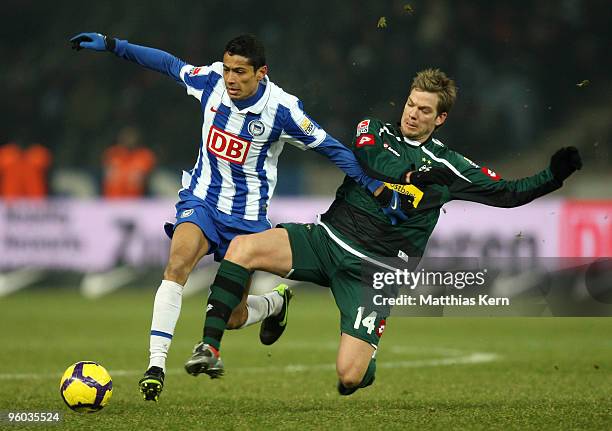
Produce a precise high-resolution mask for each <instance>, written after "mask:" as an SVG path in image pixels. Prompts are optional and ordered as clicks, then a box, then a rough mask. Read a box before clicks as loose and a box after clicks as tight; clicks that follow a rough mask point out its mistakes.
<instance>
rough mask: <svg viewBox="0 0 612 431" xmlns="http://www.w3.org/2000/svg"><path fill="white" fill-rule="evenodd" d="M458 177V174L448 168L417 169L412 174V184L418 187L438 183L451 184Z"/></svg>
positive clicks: (441, 184) (442, 184)
mask: <svg viewBox="0 0 612 431" xmlns="http://www.w3.org/2000/svg"><path fill="white" fill-rule="evenodd" d="M456 179H457V175H456V174H455V173H454V172H453V171H451V170H450V169H448V168H438V167H435V168H431V169H429V170H428V171H415V172H412V173H411V174H410V184H414V185H415V186H417V187H424V186H429V185H432V184H438V185H440V186H450V185H451V184H452V183H454V182H455V180H456Z"/></svg>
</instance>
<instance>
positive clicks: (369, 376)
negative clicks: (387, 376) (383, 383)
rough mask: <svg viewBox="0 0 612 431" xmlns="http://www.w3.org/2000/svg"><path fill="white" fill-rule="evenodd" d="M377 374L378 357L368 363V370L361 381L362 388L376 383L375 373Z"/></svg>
mask: <svg viewBox="0 0 612 431" xmlns="http://www.w3.org/2000/svg"><path fill="white" fill-rule="evenodd" d="M375 374H376V358H372V359H370V363H369V364H368V369H367V370H366V373H365V375H364V376H363V379H361V383H359V387H360V388H365V387H366V386H370V385H371V384H372V383H374V375H375Z"/></svg>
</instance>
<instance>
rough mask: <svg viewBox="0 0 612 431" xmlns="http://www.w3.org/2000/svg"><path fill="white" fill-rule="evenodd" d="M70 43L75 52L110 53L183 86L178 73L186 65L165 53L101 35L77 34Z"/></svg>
mask: <svg viewBox="0 0 612 431" xmlns="http://www.w3.org/2000/svg"><path fill="white" fill-rule="evenodd" d="M70 43H71V44H72V49H75V50H77V51H80V50H81V49H91V50H94V51H110V52H112V53H114V54H115V55H117V56H118V57H121V58H124V59H126V60H130V61H133V62H134V63H138V64H140V65H141V66H144V67H146V68H148V69H151V70H155V71H156V72H161V73H163V74H165V75H168V76H171V77H172V78H174V79H175V80H176V81H178V82H179V83H181V84H183V85H184V83H183V80H182V79H181V77H180V73H181V69H182V68H183V66H185V65H186V63H185V62H184V61H183V60H181V59H179V58H177V57H175V56H173V55H172V54H169V53H167V52H165V51H162V50H159V49H155V48H148V47H146V46H140V45H135V44H132V43H129V42H128V41H127V40H121V39H116V38H114V37H110V36H105V35H103V34H101V33H79V34H77V35H76V36H74V37H72V38H71V39H70Z"/></svg>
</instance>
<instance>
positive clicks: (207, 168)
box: [180, 62, 326, 220]
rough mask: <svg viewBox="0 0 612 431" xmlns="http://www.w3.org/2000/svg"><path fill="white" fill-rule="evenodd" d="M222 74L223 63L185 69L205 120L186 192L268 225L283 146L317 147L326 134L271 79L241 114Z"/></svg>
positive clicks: (186, 179)
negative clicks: (255, 100) (258, 97)
mask: <svg viewBox="0 0 612 431" xmlns="http://www.w3.org/2000/svg"><path fill="white" fill-rule="evenodd" d="M222 75H223V63H221V62H217V63H214V64H212V65H210V66H204V67H193V66H191V65H185V66H183V67H182V69H181V72H180V77H181V79H182V80H183V82H184V83H185V85H186V86H187V93H188V94H191V95H192V96H194V97H195V98H196V99H198V100H199V101H200V103H201V107H202V113H203V119H204V120H203V124H202V142H201V145H200V151H199V154H198V160H197V161H196V164H195V166H194V168H193V169H192V170H191V172H189V173H187V172H185V173H184V174H183V187H184V188H186V189H189V190H190V191H191V192H192V193H193V194H194V195H195V196H197V197H199V198H200V199H203V200H205V201H206V202H207V203H208V204H209V205H212V206H214V207H216V208H217V209H218V210H219V211H221V212H223V213H226V214H231V215H235V216H238V217H242V218H244V219H247V220H262V219H264V220H265V218H266V213H267V208H268V203H269V201H270V198H271V197H272V194H273V192H274V187H275V186H276V180H277V176H276V172H277V169H276V165H277V162H278V156H279V155H280V153H281V151H282V150H283V145H284V143H290V144H292V145H295V146H297V147H299V148H301V149H308V148H314V147H316V146H317V145H319V144H320V143H321V142H323V140H324V139H325V137H326V133H325V131H324V130H323V129H321V128H320V127H319V126H318V125H317V124H316V123H315V122H314V121H312V120H311V119H310V118H309V117H308V116H307V115H306V114H305V113H304V111H303V110H302V104H301V102H300V101H299V100H298V99H297V98H296V97H295V96H292V95H291V94H289V93H287V92H285V91H283V89H281V88H280V87H278V86H277V85H275V84H274V83H273V82H271V81H270V80H269V79H268V77H267V76H266V77H264V79H263V84H264V85H265V90H264V93H263V95H262V97H261V98H260V99H259V100H258V101H257V102H256V103H255V104H253V105H251V106H249V107H247V108H245V109H242V110H240V109H239V108H238V107H236V105H234V103H233V102H232V100H231V99H230V97H229V96H228V94H227V91H226V89H225V84H224V82H223V76H222Z"/></svg>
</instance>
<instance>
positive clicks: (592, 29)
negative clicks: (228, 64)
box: [0, 0, 612, 197]
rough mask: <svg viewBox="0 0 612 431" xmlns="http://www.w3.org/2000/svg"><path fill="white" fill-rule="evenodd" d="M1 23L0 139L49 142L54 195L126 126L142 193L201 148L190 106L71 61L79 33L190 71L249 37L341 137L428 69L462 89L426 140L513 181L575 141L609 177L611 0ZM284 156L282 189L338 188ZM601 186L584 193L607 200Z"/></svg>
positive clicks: (403, 4) (7, 13)
mask: <svg viewBox="0 0 612 431" xmlns="http://www.w3.org/2000/svg"><path fill="white" fill-rule="evenodd" d="M2 15H3V16H2V21H3V25H2V30H1V31H2V33H3V34H2V38H1V40H0V52H1V53H2V58H3V64H2V66H1V67H0V76H1V81H2V86H3V97H2V104H1V111H0V112H1V115H0V124H1V126H0V145H4V144H7V143H14V144H16V145H17V146H20V147H21V148H22V149H26V148H28V147H30V146H31V144H32V143H39V144H41V145H42V146H44V147H45V148H47V149H48V150H49V154H47V155H46V156H40V157H42V159H44V160H43V162H44V161H45V160H46V163H47V165H48V166H47V168H46V169H48V174H49V178H50V192H51V194H52V195H74V196H92V195H98V194H100V193H102V192H103V189H104V186H103V177H104V175H105V174H104V173H105V172H107V173H108V169H109V168H108V161H109V157H111V156H112V154H111V155H109V154H110V153H109V147H111V146H113V145H115V144H117V143H118V141H119V140H120V139H121V138H120V136H121V133H122V130H123V131H125V128H126V127H128V128H132V130H136V132H134V133H136V134H137V135H138V141H139V145H140V146H142V147H143V148H145V147H146V148H148V149H149V150H150V154H148V155H145V156H143V159H142V160H141V161H140V162H141V164H140V165H139V166H141V167H143V169H144V174H143V175H149V174H151V177H150V178H151V181H150V182H149V183H147V184H146V189H145V190H146V192H147V193H148V194H153V195H168V194H174V193H176V187H177V186H178V181H179V172H178V171H179V170H180V169H190V168H191V167H192V165H193V163H194V161H195V157H196V154H197V148H198V145H199V139H200V138H199V134H200V113H199V110H198V106H197V103H196V102H195V100H193V98H191V97H187V96H186V94H185V93H184V92H183V91H182V89H181V88H180V87H178V86H176V85H175V84H174V83H173V82H172V81H171V80H170V79H168V78H167V77H165V76H161V75H159V74H156V73H154V72H146V71H144V70H143V69H141V68H139V67H137V66H135V65H132V64H128V63H127V62H124V61H122V60H119V59H116V58H113V57H112V56H111V55H108V54H107V55H104V54H97V53H91V52H88V53H83V54H81V55H79V56H77V55H75V54H74V52H73V51H71V50H70V49H69V44H68V38H69V37H70V36H71V35H73V34H75V33H77V32H81V31H99V32H102V33H106V34H109V35H114V36H116V37H119V38H124V39H128V40H130V41H131V42H133V43H138V44H142V45H146V46H152V47H156V48H160V49H163V50H166V51H168V52H170V53H172V54H174V55H176V56H178V57H180V58H182V59H184V60H185V61H187V62H190V63H192V64H196V65H202V64H210V63H211V62H213V61H217V60H219V59H220V58H221V55H222V51H223V47H224V45H225V42H226V41H227V40H228V39H229V38H231V37H233V36H235V35H236V34H239V33H244V32H251V33H255V34H257V35H258V36H259V37H260V38H261V39H262V40H263V42H264V43H265V45H266V49H267V57H268V64H269V67H270V76H271V79H272V80H273V81H274V82H275V83H277V84H278V85H280V86H281V87H283V88H285V89H286V90H288V91H289V92H291V93H293V94H296V95H297V96H299V97H300V98H301V99H302V100H303V102H304V105H305V107H306V110H307V112H309V113H310V114H311V116H312V117H313V118H314V119H315V120H316V121H318V122H319V123H321V124H322V125H323V126H324V127H325V128H326V130H327V131H328V132H330V133H332V134H333V135H334V136H336V137H337V138H338V139H339V140H341V141H348V140H349V139H351V138H352V136H353V130H354V125H355V124H356V123H357V122H358V121H359V120H360V118H361V117H363V116H365V115H372V116H375V117H379V118H383V119H385V120H388V121H392V120H395V119H397V118H399V115H400V113H401V110H402V107H403V104H404V101H405V97H406V95H407V92H408V89H409V86H410V77H411V76H413V74H414V73H415V72H416V71H418V70H420V69H423V68H425V67H431V66H435V67H440V68H441V69H443V70H445V71H446V72H447V73H448V74H449V75H450V76H452V77H454V78H455V80H456V81H457V83H458V86H459V91H460V92H459V99H458V103H457V104H456V105H455V108H454V111H453V112H452V113H451V116H450V118H449V121H447V123H446V125H445V126H444V127H443V128H442V129H441V130H440V131H439V135H438V136H439V137H440V138H441V139H442V140H443V141H444V142H446V143H447V144H448V145H449V146H451V147H453V148H456V149H457V150H459V151H461V152H462V153H464V154H467V155H470V157H471V158H473V159H474V160H475V161H477V162H478V161H480V162H484V161H486V162H487V163H490V164H493V165H495V166H498V167H499V166H502V167H505V168H506V169H507V170H509V171H510V172H511V173H512V174H516V175H511V176H519V175H523V174H526V173H530V172H533V171H534V169H535V168H539V167H541V166H542V165H543V164H545V163H546V161H547V158H548V155H549V154H551V153H552V151H553V150H554V149H556V148H557V147H560V146H565V145H576V146H578V147H579V148H580V149H581V151H582V153H583V156H584V159H585V165H586V166H587V167H588V172H585V176H584V178H588V175H591V176H597V177H599V178H600V177H601V175H608V178H610V177H609V175H610V174H611V173H612V172H611V171H612V170H611V169H610V167H611V166H612V160H611V155H610V147H611V146H612V145H611V144H610V142H611V140H612V122H611V121H610V119H611V118H612V104H610V100H612V99H611V98H610V96H611V95H612V74H611V73H610V72H611V67H610V66H611V65H612V60H611V59H612V56H610V53H609V50H610V46H611V43H610V42H611V40H612V38H611V35H612V8H610V3H609V1H605V0H590V1H580V0H560V1H553V0H534V1H521V2H513V1H490V2H485V1H467V0H462V1H452V0H435V1H434V0H429V1H425V0H420V1H409V0H407V1H376V2H374V1H357V2H345V1H339V0H334V1H325V2H321V1H316V2H308V3H305V4H296V5H291V4H289V3H287V2H281V1H270V2H262V3H253V2H247V1H240V0H239V1H235V2H232V4H231V6H229V5H228V4H227V3H226V2H182V1H179V2H129V3H124V2H120V1H118V0H111V1H106V2H94V3H89V4H87V7H75V5H74V3H68V2H58V3H55V2H37V1H8V2H6V3H5V7H4V8H3V13H2ZM381 18H385V19H384V20H381ZM143 151H148V150H143ZM2 154H3V153H2V151H0V158H1V155H2ZM114 155H115V156H116V155H117V153H115V154H114ZM282 159H283V160H282V161H281V163H279V178H280V181H279V186H278V193H280V194H302V193H329V192H331V191H333V190H334V189H335V186H336V185H337V183H338V181H337V180H338V178H339V176H340V174H339V172H336V171H335V170H334V168H333V166H331V164H329V166H327V164H321V163H319V162H320V159H319V157H318V156H316V155H307V156H304V155H303V153H301V152H299V151H296V150H289V151H286V152H285V153H284V154H283V156H282ZM39 160H40V158H39ZM140 162H139V163H140ZM43 164H44V163H43ZM323 165H325V166H323ZM0 166H1V160H0ZM585 171H586V170H585ZM314 172H316V173H317V174H316V175H313V173H314ZM0 175H2V173H1V172H0ZM593 178H594V177H593ZM588 188H589V187H588V186H585V187H582V188H580V189H576V188H574V189H572V188H571V187H570V188H567V189H565V193H569V194H574V195H580V196H582V191H584V190H585V189H588ZM602 190H604V189H602ZM605 190H608V192H607V195H605V196H601V193H602V192H600V191H598V192H597V194H598V196H600V197H606V196H607V197H610V196H612V192H611V191H610V190H609V187H606V188H605ZM605 190H604V191H603V193H604V194H605V193H606V192H605ZM585 197H588V196H585Z"/></svg>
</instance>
